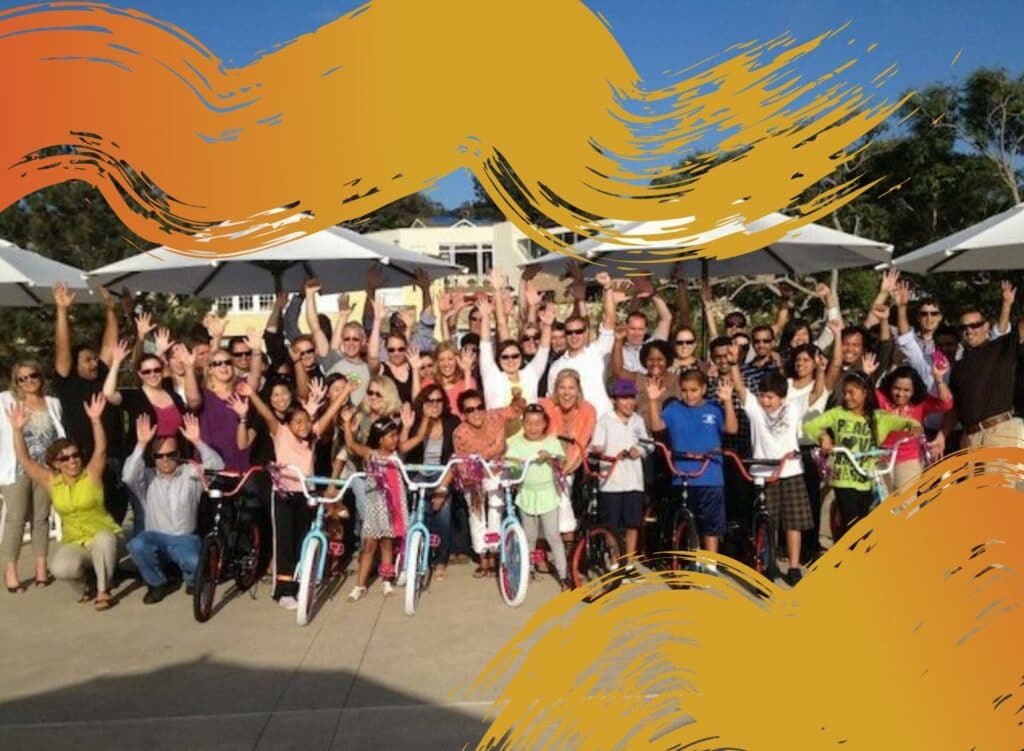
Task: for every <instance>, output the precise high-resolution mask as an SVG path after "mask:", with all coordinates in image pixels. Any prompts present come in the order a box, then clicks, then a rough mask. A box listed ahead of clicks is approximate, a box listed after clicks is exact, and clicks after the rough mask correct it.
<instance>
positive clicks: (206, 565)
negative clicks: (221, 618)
mask: <svg viewBox="0 0 1024 751" xmlns="http://www.w3.org/2000/svg"><path fill="white" fill-rule="evenodd" d="M220 568H221V542H220V538H219V537H217V536H215V535H210V536H207V537H206V538H204V539H203V546H202V547H201V548H200V549H199V563H198V564H197V565H196V583H195V591H194V592H193V594H192V615H193V616H195V619H196V620H197V621H198V622H199V623H206V622H207V621H208V620H210V615H211V614H212V613H213V600H214V597H215V596H216V594H217V581H218V580H219V579H220Z"/></svg>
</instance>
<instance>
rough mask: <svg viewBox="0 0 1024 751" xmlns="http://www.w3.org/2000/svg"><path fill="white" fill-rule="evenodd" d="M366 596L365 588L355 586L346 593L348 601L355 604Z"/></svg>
mask: <svg viewBox="0 0 1024 751" xmlns="http://www.w3.org/2000/svg"><path fill="white" fill-rule="evenodd" d="M365 596H366V587H360V586H355V587H352V591H351V592H349V593H348V601H349V602H356V601H358V600H361V599H363V597H365Z"/></svg>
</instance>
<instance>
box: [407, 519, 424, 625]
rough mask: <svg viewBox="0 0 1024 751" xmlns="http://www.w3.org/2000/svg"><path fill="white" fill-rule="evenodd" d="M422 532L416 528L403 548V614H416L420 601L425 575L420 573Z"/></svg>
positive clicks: (422, 543)
mask: <svg viewBox="0 0 1024 751" xmlns="http://www.w3.org/2000/svg"><path fill="white" fill-rule="evenodd" d="M425 542H426V541H425V540H424V539H423V533H422V532H420V531H418V530H416V531H413V533H412V534H411V535H410V536H409V544H408V546H407V547H406V549H405V614H406V615H416V606H417V605H419V602H420V594H421V593H422V590H423V584H424V579H425V578H426V577H425V575H421V574H420V559H421V558H422V557H423V545H424V543H425Z"/></svg>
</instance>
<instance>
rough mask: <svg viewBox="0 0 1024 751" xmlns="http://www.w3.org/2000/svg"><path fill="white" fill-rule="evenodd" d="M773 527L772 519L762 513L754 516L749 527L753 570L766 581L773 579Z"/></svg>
mask: <svg viewBox="0 0 1024 751" xmlns="http://www.w3.org/2000/svg"><path fill="white" fill-rule="evenodd" d="M774 535H775V525H774V524H772V518H771V517H770V516H769V515H768V514H766V513H764V512H763V511H761V512H758V513H757V514H755V515H754V522H753V524H752V525H751V537H752V541H753V554H754V555H753V558H754V560H753V564H754V565H753V568H754V570H755V571H756V572H757V573H759V574H761V575H762V576H764V577H765V578H767V579H773V578H774V571H775V537H774Z"/></svg>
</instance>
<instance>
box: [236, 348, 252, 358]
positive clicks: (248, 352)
mask: <svg viewBox="0 0 1024 751" xmlns="http://www.w3.org/2000/svg"><path fill="white" fill-rule="evenodd" d="M231 356H232V357H252V350H251V349H250V350H246V351H245V352H232V353H231Z"/></svg>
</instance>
